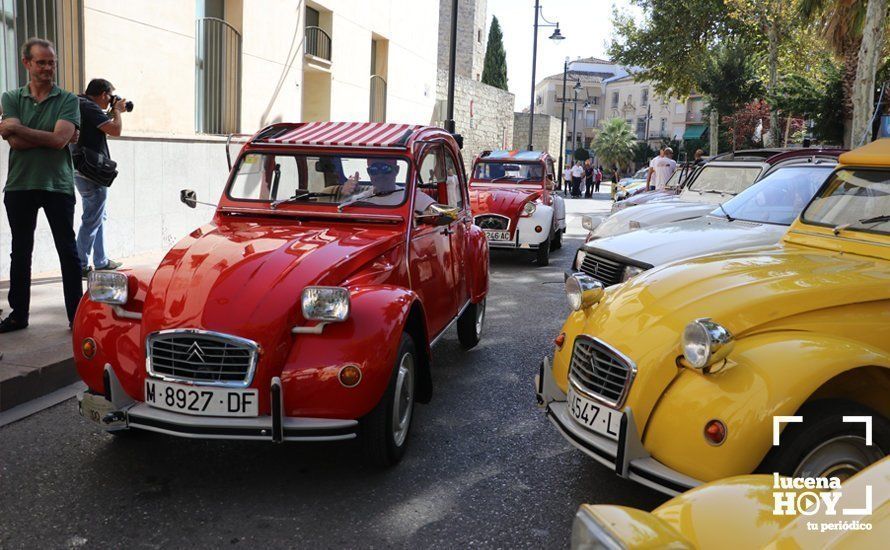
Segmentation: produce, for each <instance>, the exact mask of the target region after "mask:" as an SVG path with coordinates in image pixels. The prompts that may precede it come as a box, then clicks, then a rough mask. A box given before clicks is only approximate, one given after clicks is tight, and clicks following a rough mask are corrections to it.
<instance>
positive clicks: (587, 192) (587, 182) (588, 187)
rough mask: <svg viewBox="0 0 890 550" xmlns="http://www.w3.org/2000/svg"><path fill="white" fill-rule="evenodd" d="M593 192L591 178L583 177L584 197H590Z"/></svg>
mask: <svg viewBox="0 0 890 550" xmlns="http://www.w3.org/2000/svg"><path fill="white" fill-rule="evenodd" d="M592 194H593V178H584V197H585V198H588V199H589V198H590V197H591V195H592Z"/></svg>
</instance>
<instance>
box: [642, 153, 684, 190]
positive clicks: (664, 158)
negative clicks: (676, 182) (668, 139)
mask: <svg viewBox="0 0 890 550" xmlns="http://www.w3.org/2000/svg"><path fill="white" fill-rule="evenodd" d="M673 157H674V150H673V149H671V148H670V147H665V148H664V149H662V150H661V151H660V152H659V154H658V156H657V157H655V158H654V159H652V160H651V161H650V162H649V173H648V174H646V189H652V186H653V184H654V186H655V190H656V191H663V190H664V187H665V184H667V182H668V180H669V179H671V175H673V173H674V170H676V169H677V162H676V161H675V160H674V159H673Z"/></svg>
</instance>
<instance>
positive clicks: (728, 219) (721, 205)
mask: <svg viewBox="0 0 890 550" xmlns="http://www.w3.org/2000/svg"><path fill="white" fill-rule="evenodd" d="M717 206H719V207H720V210H721V211H723V215H724V216H726V221H730V222H734V221H735V218H733V217H732V216H730V215H729V212H727V211H726V209H725V208H723V203H722V202H718V203H717Z"/></svg>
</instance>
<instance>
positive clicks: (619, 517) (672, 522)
mask: <svg viewBox="0 0 890 550" xmlns="http://www.w3.org/2000/svg"><path fill="white" fill-rule="evenodd" d="M782 483H787V480H786V479H783V480H781V481H779V480H777V479H776V478H775V477H774V476H768V475H756V476H739V477H734V478H731V479H725V480H721V481H716V482H714V483H708V484H707V485H703V486H701V487H698V488H696V489H693V490H691V491H689V492H688V493H684V494H682V495H680V496H678V497H675V498H672V499H671V500H669V501H667V502H666V503H664V504H662V505H661V506H659V507H658V508H656V509H655V510H653V511H652V512H651V513H648V512H643V511H642V510H637V509H634V508H626V507H624V506H600V505H590V504H584V505H582V506H581V507H580V508H579V509H578V513H577V514H576V515H575V521H574V524H573V525H572V548H573V549H575V550H587V549H593V548H698V549H701V550H708V549H710V548H715V549H719V550H729V549H732V548H882V547H883V548H886V546H887V541H888V540H890V460H888V459H884V460H882V461H881V462H879V463H877V464H875V465H874V466H871V467H869V468H867V469H866V470H865V471H863V472H861V473H859V474H857V475H856V477H853V478H851V479H849V480H847V481H846V482H845V483H843V484H842V485H841V486H840V488H839V489H834V490H832V489H827V490H825V489H823V490H817V491H810V490H807V489H806V488H804V489H791V490H787V489H783V488H782V487H777V485H781V484H782ZM789 493H791V494H793V496H794V502H795V505H794V507H793V508H792V509H791V510H789V509H788V508H787V507H780V508H778V509H777V506H776V502H777V500H776V497H777V495H779V498H782V497H785V496H786V495H787V494H789ZM869 493H871V496H869ZM826 498H827V499H828V500H829V501H830V502H831V505H830V506H828V505H826V504H825V500H824V499H826ZM798 502H800V503H801V504H802V505H803V506H801V507H800V508H798V506H797V503H798ZM788 512H791V513H788ZM851 512H852V513H851Z"/></svg>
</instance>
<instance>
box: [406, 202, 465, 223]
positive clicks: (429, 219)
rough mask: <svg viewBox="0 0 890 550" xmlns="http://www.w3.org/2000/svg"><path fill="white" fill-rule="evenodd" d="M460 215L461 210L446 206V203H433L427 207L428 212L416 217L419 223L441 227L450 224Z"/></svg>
mask: <svg viewBox="0 0 890 550" xmlns="http://www.w3.org/2000/svg"><path fill="white" fill-rule="evenodd" d="M459 215H460V210H459V209H457V208H453V207H451V206H446V205H444V204H431V205H430V206H429V207H428V208H427V209H426V213H424V214H418V215H417V216H415V218H414V219H416V220H417V223H420V224H423V225H432V226H433V227H439V226H443V225H448V224H450V223H451V222H453V221H455V220H456V219H457V217H458V216H459Z"/></svg>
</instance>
